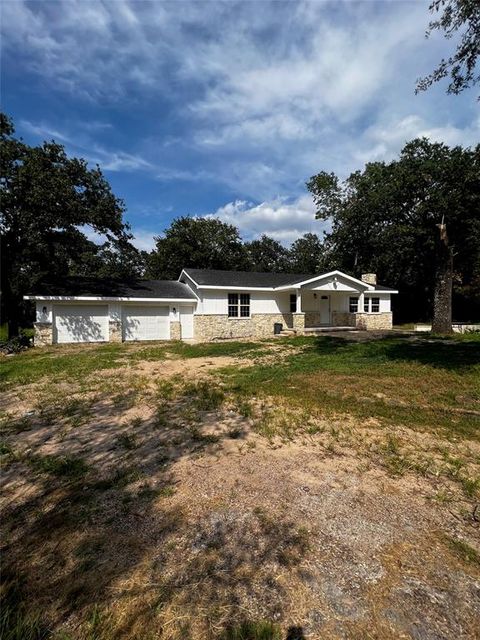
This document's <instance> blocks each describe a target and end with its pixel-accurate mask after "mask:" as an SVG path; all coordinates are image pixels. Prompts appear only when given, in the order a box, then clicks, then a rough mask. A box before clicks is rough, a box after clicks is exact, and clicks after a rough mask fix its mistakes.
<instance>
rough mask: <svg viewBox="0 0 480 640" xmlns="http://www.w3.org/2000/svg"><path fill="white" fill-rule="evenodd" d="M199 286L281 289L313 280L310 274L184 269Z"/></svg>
mask: <svg viewBox="0 0 480 640" xmlns="http://www.w3.org/2000/svg"><path fill="white" fill-rule="evenodd" d="M184 271H185V273H186V274H188V275H189V276H190V277H191V278H192V280H194V281H195V282H196V283H197V284H199V285H205V286H211V287H215V286H217V287H282V286H284V285H287V284H293V283H295V282H300V281H301V280H308V279H309V278H313V277H314V276H312V275H311V274H300V273H265V272H260V271H221V270H219V269H184Z"/></svg>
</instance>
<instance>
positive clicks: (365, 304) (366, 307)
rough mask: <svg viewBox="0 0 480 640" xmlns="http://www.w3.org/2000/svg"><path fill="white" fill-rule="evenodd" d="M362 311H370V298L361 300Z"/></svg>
mask: <svg viewBox="0 0 480 640" xmlns="http://www.w3.org/2000/svg"><path fill="white" fill-rule="evenodd" d="M363 310H364V311H365V313H368V312H369V311H370V298H364V299H363Z"/></svg>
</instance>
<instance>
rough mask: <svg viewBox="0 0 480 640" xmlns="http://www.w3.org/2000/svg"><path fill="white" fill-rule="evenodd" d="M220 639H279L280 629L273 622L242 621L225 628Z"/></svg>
mask: <svg viewBox="0 0 480 640" xmlns="http://www.w3.org/2000/svg"><path fill="white" fill-rule="evenodd" d="M222 640H281V631H280V627H279V626H278V625H276V624H274V623H273V622H265V621H259V622H250V621H249V622H242V623H241V624H239V625H235V626H234V627H230V628H229V629H227V630H226V631H225V633H224V634H223V635H222Z"/></svg>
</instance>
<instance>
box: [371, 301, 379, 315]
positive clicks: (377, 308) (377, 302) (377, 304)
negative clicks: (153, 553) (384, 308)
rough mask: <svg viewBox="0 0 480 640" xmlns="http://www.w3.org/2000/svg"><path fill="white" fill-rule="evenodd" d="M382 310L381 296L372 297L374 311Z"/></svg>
mask: <svg viewBox="0 0 480 640" xmlns="http://www.w3.org/2000/svg"><path fill="white" fill-rule="evenodd" d="M379 311H380V298H372V313H378V312H379Z"/></svg>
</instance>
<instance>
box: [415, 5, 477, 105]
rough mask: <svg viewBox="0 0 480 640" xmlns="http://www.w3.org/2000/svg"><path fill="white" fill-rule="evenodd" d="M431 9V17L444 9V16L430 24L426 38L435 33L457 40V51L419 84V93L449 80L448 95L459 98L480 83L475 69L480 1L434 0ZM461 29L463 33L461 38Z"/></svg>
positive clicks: (443, 60)
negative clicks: (464, 91)
mask: <svg viewBox="0 0 480 640" xmlns="http://www.w3.org/2000/svg"><path fill="white" fill-rule="evenodd" d="M429 9H430V12H431V13H438V12H439V11H440V10H441V9H443V13H442V14H441V15H440V16H439V17H438V18H437V19H436V20H432V21H431V22H430V24H429V28H428V31H427V37H429V36H430V35H431V33H432V31H436V30H438V31H443V32H444V35H445V38H447V39H451V38H452V37H453V36H456V37H455V39H454V41H456V42H457V47H456V50H455V52H454V53H453V54H452V55H451V56H449V57H448V58H447V59H445V58H443V59H442V60H441V61H440V63H439V65H438V67H437V68H436V69H435V70H434V71H433V73H431V74H430V75H428V76H426V77H425V78H421V79H420V80H418V81H417V89H416V92H417V93H418V92H419V91H425V89H428V88H429V87H430V86H431V85H432V84H434V83H435V82H438V81H439V80H442V79H443V78H446V77H448V76H450V84H449V85H448V89H447V93H454V94H459V93H461V92H462V91H463V90H464V89H468V88H469V87H472V86H474V85H475V84H477V83H478V82H479V81H480V73H479V72H478V70H477V68H476V65H477V60H478V57H479V55H480V47H479V42H480V4H479V2H478V0H434V1H433V2H432V3H431V5H430V7H429ZM461 29H464V31H463V33H462V34H461V35H460V37H458V35H457V32H458V31H460V30H461Z"/></svg>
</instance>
